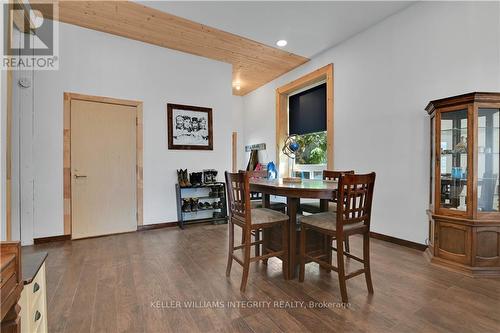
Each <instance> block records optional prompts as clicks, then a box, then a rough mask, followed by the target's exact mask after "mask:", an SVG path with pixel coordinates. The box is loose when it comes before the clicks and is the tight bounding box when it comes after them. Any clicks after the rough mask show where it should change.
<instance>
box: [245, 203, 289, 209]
mask: <svg viewBox="0 0 500 333" xmlns="http://www.w3.org/2000/svg"><path fill="white" fill-rule="evenodd" d="M251 205H252V209H255V208H262V201H252V203H251ZM269 208H270V209H273V210H279V211H284V210H285V208H286V203H284V202H275V201H272V202H271V204H270V205H269Z"/></svg>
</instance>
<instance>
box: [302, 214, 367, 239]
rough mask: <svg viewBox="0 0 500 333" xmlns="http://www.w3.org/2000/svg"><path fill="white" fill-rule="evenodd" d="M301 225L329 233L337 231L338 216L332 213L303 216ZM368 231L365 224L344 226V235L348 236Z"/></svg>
mask: <svg viewBox="0 0 500 333" xmlns="http://www.w3.org/2000/svg"><path fill="white" fill-rule="evenodd" d="M300 223H301V224H307V225H308V226H311V227H313V228H316V229H322V230H324V231H326V232H329V233H334V232H336V231H337V215H336V214H335V213H332V212H324V213H319V214H313V215H308V216H303V217H301V218H300ZM366 229H367V227H366V225H365V224H364V223H363V222H360V223H352V224H345V225H344V233H346V234H354V233H361V232H364V231H365V230H366Z"/></svg>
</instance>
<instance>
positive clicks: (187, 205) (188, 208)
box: [182, 199, 191, 212]
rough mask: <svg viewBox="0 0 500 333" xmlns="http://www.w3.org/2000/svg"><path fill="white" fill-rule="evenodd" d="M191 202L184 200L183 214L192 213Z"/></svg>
mask: <svg viewBox="0 0 500 333" xmlns="http://www.w3.org/2000/svg"><path fill="white" fill-rule="evenodd" d="M190 201H191V200H189V199H182V211H183V212H190V211H191V202H190Z"/></svg>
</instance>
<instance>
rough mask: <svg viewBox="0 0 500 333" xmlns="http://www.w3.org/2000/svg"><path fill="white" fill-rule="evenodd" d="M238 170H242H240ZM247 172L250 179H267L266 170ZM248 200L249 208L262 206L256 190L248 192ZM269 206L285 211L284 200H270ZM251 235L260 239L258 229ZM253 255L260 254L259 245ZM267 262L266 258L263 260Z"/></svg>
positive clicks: (259, 194)
mask: <svg viewBox="0 0 500 333" xmlns="http://www.w3.org/2000/svg"><path fill="white" fill-rule="evenodd" d="M240 172H244V171H241V170H240ZM246 172H247V173H248V177H249V178H250V179H252V178H257V179H267V177H268V174H267V170H253V171H246ZM250 202H251V208H262V207H263V206H262V193H257V192H250ZM269 208H270V209H272V210H277V211H278V212H282V213H283V214H284V213H286V203H284V202H277V201H271V202H270V203H269ZM252 235H253V236H254V237H255V240H256V241H259V240H260V236H261V235H260V230H253V231H252ZM242 239H244V235H242ZM255 255H256V256H259V255H260V247H259V246H257V247H255ZM264 262H265V263H267V260H265V261H264Z"/></svg>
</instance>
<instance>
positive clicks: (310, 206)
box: [300, 201, 337, 214]
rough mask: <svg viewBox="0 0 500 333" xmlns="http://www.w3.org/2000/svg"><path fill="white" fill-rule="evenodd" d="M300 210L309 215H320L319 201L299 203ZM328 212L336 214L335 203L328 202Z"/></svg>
mask: <svg viewBox="0 0 500 333" xmlns="http://www.w3.org/2000/svg"><path fill="white" fill-rule="evenodd" d="M300 210H301V211H303V212H307V213H311V214H317V213H321V210H320V203H319V201H315V202H304V203H301V204H300ZM328 211H329V212H336V211H337V203H336V202H329V203H328Z"/></svg>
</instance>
